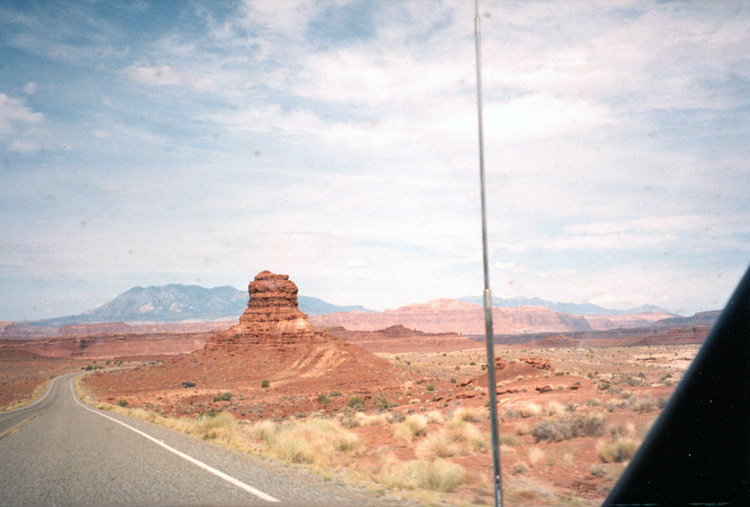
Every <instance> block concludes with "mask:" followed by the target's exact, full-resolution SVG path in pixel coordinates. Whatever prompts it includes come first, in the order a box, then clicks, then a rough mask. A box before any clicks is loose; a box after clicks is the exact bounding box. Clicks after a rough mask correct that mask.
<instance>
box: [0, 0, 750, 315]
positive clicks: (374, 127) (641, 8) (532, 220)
mask: <svg viewBox="0 0 750 507" xmlns="http://www.w3.org/2000/svg"><path fill="white" fill-rule="evenodd" d="M480 6H481V11H482V31H483V72H484V83H483V86H484V94H485V109H484V115H485V137H486V147H485V150H486V164H487V165H486V167H487V185H488V188H487V199H488V225H489V239H490V262H491V283H492V290H493V294H494V295H496V296H502V297H511V296H528V297H532V296H538V297H542V298H546V299H552V300H558V301H571V302H584V301H585V302H591V303H595V304H599V305H602V306H605V307H611V308H631V307H636V306H640V305H642V304H657V305H661V306H664V307H666V308H669V309H671V310H673V311H676V312H678V313H682V314H692V313H694V312H696V311H703V310H711V309H717V308H721V307H722V306H723V305H724V303H725V302H726V300H727V298H728V297H729V296H730V294H731V291H732V290H733V288H734V286H735V285H736V283H737V282H738V281H739V279H740V277H741V275H742V273H744V271H745V269H746V268H747V267H748V260H750V255H749V254H750V220H748V217H749V216H750V197H749V196H750V192H749V191H748V190H750V165H749V164H748V161H749V160H750V157H749V155H750V148H749V147H748V142H747V140H748V139H749V138H750V137H749V136H748V134H750V132H749V130H750V124H749V122H748V119H749V118H750V84H749V83H750V62H749V61H748V60H749V59H750V7H748V5H747V3H745V2H739V1H738V2H675V3H671V2H644V1H632V2H614V1H607V2H593V1H592V2H533V1H531V2H490V1H486V0H485V1H482V2H480ZM473 23H474V5H473V2H470V1H446V2H436V1H420V0H410V1H403V2H400V1H389V2H361V1H346V0H340V1H330V2H307V1H291V0H289V1H275V0H272V1H248V2H235V1H224V2H158V1H152V2H148V1H141V2H127V3H124V2H122V3H121V2H109V1H96V0H88V1H79V2H42V1H36V2H15V1H4V2H0V231H1V232H2V234H1V235H0V320H21V319H34V318H42V317H52V316H59V315H65V314H71V313H79V312H82V311H84V310H87V309H90V308H93V307H95V306H97V305H99V304H102V303H104V302H106V301H108V300H110V299H112V298H113V297H114V296H116V295H117V294H119V293H120V292H123V291H125V290H127V289H129V288H130V287H132V286H135V285H141V286H146V285H160V284H165V283H185V284H199V285H203V286H206V287H213V286H219V285H232V286H235V287H238V288H244V287H246V286H247V283H248V282H249V281H250V280H251V279H252V278H253V277H254V275H255V274H256V273H258V272H260V271H262V270H264V269H269V270H272V271H275V272H280V273H287V274H289V275H290V276H291V277H292V279H293V280H294V281H295V282H296V283H297V285H298V286H299V287H300V291H301V293H303V294H306V295H310V296H317V297H320V298H323V299H325V300H327V301H329V302H331V303H336V304H362V305H365V306H367V307H370V308H374V309H381V310H382V309H386V308H396V307H398V306H402V305H405V304H409V303H414V302H425V301H429V300H432V299H436V298H439V297H460V296H464V295H469V294H479V293H481V290H482V288H483V282H482V257H481V230H480V221H479V200H478V198H479V177H478V169H477V159H478V155H477V132H476V107H475V104H476V103H475V100H476V99H475V74H474V42H473Z"/></svg>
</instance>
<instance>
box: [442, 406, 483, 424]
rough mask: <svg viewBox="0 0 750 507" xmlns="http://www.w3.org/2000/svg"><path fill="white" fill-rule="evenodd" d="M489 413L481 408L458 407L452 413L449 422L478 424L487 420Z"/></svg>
mask: <svg viewBox="0 0 750 507" xmlns="http://www.w3.org/2000/svg"><path fill="white" fill-rule="evenodd" d="M489 416H490V411H489V410H487V409H485V408H482V407H475V408H469V407H459V408H458V409H456V411H455V412H453V415H452V416H451V421H464V422H471V423H475V422H479V421H482V420H484V419H489Z"/></svg>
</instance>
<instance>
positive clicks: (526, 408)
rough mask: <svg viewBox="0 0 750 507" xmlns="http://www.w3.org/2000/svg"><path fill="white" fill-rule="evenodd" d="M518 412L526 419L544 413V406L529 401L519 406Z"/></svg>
mask: <svg viewBox="0 0 750 507" xmlns="http://www.w3.org/2000/svg"><path fill="white" fill-rule="evenodd" d="M518 412H519V414H520V415H521V417H523V418H524V419H525V418H527V417H536V416H539V415H541V414H542V406H541V405H539V404H538V403H534V402H527V403H524V404H523V405H521V406H520V407H519V408H518Z"/></svg>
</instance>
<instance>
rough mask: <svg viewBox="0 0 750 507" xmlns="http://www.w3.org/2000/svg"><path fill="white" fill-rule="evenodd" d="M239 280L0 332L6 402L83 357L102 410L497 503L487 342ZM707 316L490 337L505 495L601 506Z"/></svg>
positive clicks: (419, 498) (512, 499)
mask: <svg viewBox="0 0 750 507" xmlns="http://www.w3.org/2000/svg"><path fill="white" fill-rule="evenodd" d="M249 292H250V298H249V299H250V300H249V303H248V307H247V309H246V310H245V312H244V313H243V315H242V316H240V319H239V323H236V324H234V325H232V324H233V323H224V324H223V325H217V326H216V327H215V328H211V327H210V326H209V327H204V328H200V329H196V328H195V326H194V325H193V326H192V328H183V329H180V327H179V326H174V327H173V328H171V329H169V330H165V329H154V332H152V333H149V332H142V333H139V334H127V333H125V334H122V333H120V334H118V332H117V331H118V330H117V329H110V331H115V332H109V333H107V332H103V333H102V332H99V333H97V331H96V326H95V325H92V327H90V328H89V329H84V328H79V329H78V330H77V332H78V334H75V333H72V334H70V333H69V334H66V335H65V336H59V337H47V338H23V339H22V338H18V339H4V340H2V341H1V342H0V405H2V407H3V408H5V409H10V408H14V407H17V406H19V405H21V404H23V403H28V402H29V401H30V400H32V399H34V397H36V396H39V395H40V394H41V393H42V392H43V390H44V387H45V385H46V382H47V381H49V379H50V378H52V377H54V376H56V375H59V374H61V373H63V372H66V371H79V370H84V371H87V372H89V374H88V375H86V376H85V377H83V378H82V381H81V382H80V383H79V394H80V395H81V396H82V397H83V399H84V400H85V401H87V402H89V403H91V404H93V405H95V406H98V407H99V408H102V409H106V410H118V411H121V412H124V413H127V414H128V415H131V416H134V417H140V418H142V419H146V420H149V421H151V422H153V423H154V424H162V425H165V426H169V427H173V428H176V429H179V430H182V431H185V432H187V433H189V434H193V435H195V436H196V437H198V438H203V439H206V440H211V441H215V442H217V443H219V444H223V445H227V446H229V447H232V448H235V449H239V450H241V451H244V452H249V453H253V454H259V455H262V456H267V457H268V458H269V459H275V460H279V461H281V462H284V463H287V464H288V465H289V466H292V467H305V468H308V469H310V470H312V471H313V472H314V473H318V474H322V475H324V476H325V477H326V478H330V479H331V480H338V481H343V482H348V483H352V484H355V485H357V486H359V487H361V488H363V489H365V490H367V491H368V492H369V493H370V494H371V495H373V496H374V497H380V498H381V499H383V498H384V499H387V498H393V499H401V501H403V502H407V503H411V502H413V503H416V504H450V505H485V504H492V503H493V502H494V496H493V495H494V493H493V482H492V459H491V438H490V421H489V409H488V405H489V402H488V389H489V385H488V380H487V368H488V365H487V360H486V357H487V356H486V352H485V345H484V343H483V341H481V340H480V339H478V337H474V336H470V335H464V334H461V333H456V332H454V331H450V330H445V331H440V330H439V329H435V328H425V329H426V331H425V330H419V329H412V328H409V327H406V326H404V325H390V326H387V327H384V328H382V329H375V330H363V329H359V330H356V329H347V328H346V327H343V326H338V325H333V326H323V325H314V324H311V320H314V319H308V318H307V316H306V315H305V314H303V313H302V312H300V311H299V309H298V308H297V303H296V295H297V288H296V286H295V285H294V283H293V282H292V281H291V280H289V279H288V277H286V276H285V275H274V274H272V273H268V272H262V273H260V274H259V275H258V276H256V277H255V279H254V280H253V281H252V282H251V283H250V287H249ZM347 318H351V317H347ZM230 326H231V327H230ZM84 327H85V326H84ZM708 330H709V328H708V327H707V326H684V327H672V328H661V329H654V328H649V327H642V328H631V329H627V330H620V331H617V330H616V329H615V330H611V329H610V330H603V331H599V332H590V333H589V332H586V333H582V332H580V331H571V332H561V333H545V334H543V335H539V334H534V335H532V334H523V333H518V334H514V335H513V338H512V339H507V340H505V342H506V343H503V342H502V341H503V340H502V339H501V340H500V343H496V345H495V357H496V361H495V364H494V365H493V366H494V368H495V372H496V377H497V385H496V393H497V395H498V396H497V398H498V404H497V412H498V417H499V425H498V429H499V434H500V443H501V465H502V484H503V497H504V500H505V501H506V502H507V504H508V505H529V506H536V505H598V504H600V503H601V502H602V500H603V499H604V498H605V496H606V495H607V493H608V491H609V490H610V489H611V488H612V486H613V485H614V483H615V482H616V480H617V478H618V477H619V475H620V474H621V473H622V471H623V469H624V468H625V466H626V465H627V463H628V460H629V459H630V457H632V455H633V453H634V452H635V450H636V449H637V446H638V445H639V444H640V442H641V441H642V440H643V438H644V436H645V435H646V433H647V432H648V429H649V428H650V426H651V424H652V423H653V421H654V420H655V418H656V417H657V416H658V414H659V413H660V411H661V410H662V408H663V407H664V405H665V404H666V403H667V401H668V399H669V397H670V395H671V394H672V392H673V391H674V389H675V386H676V384H677V383H678V382H679V380H680V379H681V377H682V375H683V374H684V372H685V370H686V369H687V367H688V366H689V364H690V362H691V360H692V359H693V357H694V356H695V354H696V353H697V351H698V349H699V347H700V344H701V343H702V341H703V340H704V339H705V337H706V335H707V334H708ZM507 342H511V343H507ZM170 344H171V345H170Z"/></svg>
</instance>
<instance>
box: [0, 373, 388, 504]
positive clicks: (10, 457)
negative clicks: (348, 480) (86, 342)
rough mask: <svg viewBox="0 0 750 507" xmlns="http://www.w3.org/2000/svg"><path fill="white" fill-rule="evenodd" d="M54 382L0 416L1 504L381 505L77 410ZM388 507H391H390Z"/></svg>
mask: <svg viewBox="0 0 750 507" xmlns="http://www.w3.org/2000/svg"><path fill="white" fill-rule="evenodd" d="M76 375H79V374H70V375H64V376H62V377H58V378H56V379H55V380H53V382H52V383H51V385H50V388H49V390H48V391H47V393H46V394H45V395H44V396H43V397H42V398H40V399H39V400H38V401H37V402H35V403H34V404H32V405H29V406H27V407H24V408H22V409H20V410H16V411H14V412H6V413H0V505H326V506H328V505H347V506H348V505H385V504H388V501H387V499H385V498H376V497H373V496H369V495H367V494H366V493H365V492H363V491H360V490H358V489H355V488H351V487H347V486H345V485H343V484H338V483H333V482H330V481H329V482H327V481H325V480H323V479H322V478H320V477H317V476H314V475H312V474H309V473H307V472H306V471H304V470H300V469H297V468H289V467H284V466H282V465H279V464H277V463H274V462H270V461H265V460H262V459H258V458H255V457H253V456H248V455H246V454H243V453H239V452H235V451H231V450H227V449H225V448H223V447H220V446H217V445H214V444H211V443H208V442H204V441H202V440H199V439H196V438H192V437H188V436H186V435H183V434H182V433H179V432H176V431H172V430H169V429H166V428H163V427H161V426H158V425H155V424H151V423H148V422H145V421H140V420H136V419H131V418H129V417H125V416H122V415H120V414H113V413H111V412H107V411H101V410H97V409H94V408H92V407H89V406H87V405H83V404H82V403H81V402H80V401H79V400H78V399H77V397H76V396H75V393H74V391H73V385H72V379H73V378H74V377H75V376H76ZM391 505H392V503H391Z"/></svg>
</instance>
